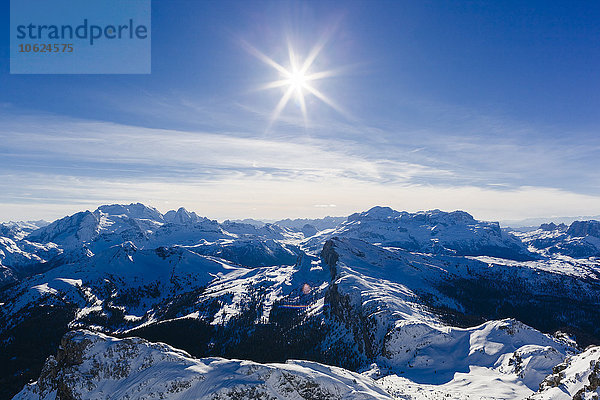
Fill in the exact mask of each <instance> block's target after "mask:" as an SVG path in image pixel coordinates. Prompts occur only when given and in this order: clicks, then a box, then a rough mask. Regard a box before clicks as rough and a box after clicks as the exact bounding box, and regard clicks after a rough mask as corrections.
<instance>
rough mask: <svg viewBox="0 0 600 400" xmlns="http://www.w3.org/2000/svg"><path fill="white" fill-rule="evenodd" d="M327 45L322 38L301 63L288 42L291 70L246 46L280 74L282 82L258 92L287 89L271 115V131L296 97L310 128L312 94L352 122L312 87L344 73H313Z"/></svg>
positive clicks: (276, 82) (336, 106) (305, 122)
mask: <svg viewBox="0 0 600 400" xmlns="http://www.w3.org/2000/svg"><path fill="white" fill-rule="evenodd" d="M326 42H327V40H325V39H324V38H321V40H319V41H318V42H317V44H316V45H315V46H313V47H312V49H311V50H310V51H309V53H308V56H307V57H306V58H305V59H304V60H301V59H299V57H298V53H297V52H296V51H295V50H294V47H293V46H292V44H291V42H290V41H289V40H288V42H287V50H288V57H289V67H287V68H286V67H284V66H283V65H282V64H279V63H278V62H276V61H275V60H273V59H272V58H270V57H269V56H267V55H265V54H264V53H262V52H261V51H259V50H258V49H256V48H255V47H253V46H252V45H250V44H248V43H245V42H244V46H245V47H246V49H247V50H248V52H249V53H250V54H252V55H254V56H255V57H256V58H258V59H259V60H261V61H262V62H264V63H265V64H267V65H269V66H270V67H272V68H273V69H275V70H276V71H277V72H279V79H277V80H275V81H272V82H268V83H265V84H264V85H262V86H260V87H259V88H258V90H269V89H277V88H283V94H282V96H281V98H280V99H279V102H278V103H277V105H276V106H275V109H274V110H273V112H272V114H271V118H270V121H269V127H268V129H270V127H271V126H272V125H273V124H274V123H275V122H276V121H277V119H278V118H279V116H280V115H281V113H282V112H283V110H284V109H285V108H286V106H287V105H288V103H289V102H290V99H292V97H294V98H295V100H296V104H297V106H298V107H299V108H300V112H301V114H302V118H303V121H304V126H305V128H306V127H308V110H307V108H308V107H307V102H306V96H307V95H308V94H311V95H313V96H315V97H316V98H317V99H319V100H320V101H322V102H323V103H325V104H326V105H328V106H329V107H331V108H333V109H334V110H335V111H337V112H339V113H340V114H342V115H343V116H345V117H347V118H350V117H349V115H348V113H347V112H346V111H344V110H343V109H342V107H340V106H339V105H337V104H336V103H335V102H334V101H333V100H332V99H330V98H329V97H328V96H326V95H325V94H323V93H322V92H321V91H320V90H318V89H317V88H315V87H314V85H313V84H312V82H314V81H317V80H322V79H325V78H331V77H334V76H336V75H339V74H340V71H341V69H330V70H325V71H317V72H310V71H309V70H310V69H311V67H312V66H313V64H314V63H315V61H316V60H317V57H318V56H319V54H320V53H321V51H322V50H323V48H324V47H325V44H326ZM268 129H267V130H268Z"/></svg>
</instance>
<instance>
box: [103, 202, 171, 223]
mask: <svg viewBox="0 0 600 400" xmlns="http://www.w3.org/2000/svg"><path fill="white" fill-rule="evenodd" d="M96 211H100V212H102V213H104V214H108V215H112V216H119V215H125V216H127V217H129V218H139V219H151V220H154V221H158V222H162V221H163V220H164V219H163V215H162V214H161V213H160V211H158V210H157V209H156V208H154V207H149V206H146V205H144V204H142V203H131V204H127V205H125V204H110V205H103V206H100V207H98V209H97V210H96Z"/></svg>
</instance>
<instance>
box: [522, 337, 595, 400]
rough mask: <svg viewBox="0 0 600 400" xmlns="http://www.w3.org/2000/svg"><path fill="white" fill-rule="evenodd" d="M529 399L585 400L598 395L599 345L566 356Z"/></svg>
mask: <svg viewBox="0 0 600 400" xmlns="http://www.w3.org/2000/svg"><path fill="white" fill-rule="evenodd" d="M552 372H553V373H552V374H551V375H548V376H547V377H546V378H545V379H544V380H543V381H542V383H540V389H539V391H538V392H537V393H535V394H534V395H532V396H530V397H529V399H530V400H570V399H573V400H585V399H598V398H599V397H600V347H598V346H592V347H589V348H588V349H586V350H585V351H584V352H583V353H581V354H578V355H575V356H572V357H568V358H567V359H566V360H565V361H564V362H563V363H561V364H558V365H557V366H556V367H554V369H553V371H552Z"/></svg>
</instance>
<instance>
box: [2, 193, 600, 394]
mask: <svg viewBox="0 0 600 400" xmlns="http://www.w3.org/2000/svg"><path fill="white" fill-rule="evenodd" d="M305 225H306V224H305ZM313 228H314V230H313V231H312V232H308V231H307V232H306V233H303V232H298V231H296V230H291V229H288V228H287V227H282V226H279V225H275V224H265V225H252V224H245V223H239V222H232V221H226V222H224V223H218V222H217V221H214V220H210V219H208V218H204V217H200V216H198V215H197V214H196V213H193V212H189V211H187V210H185V209H183V208H181V209H179V210H177V211H170V212H168V213H166V214H164V215H163V214H161V213H160V212H158V211H157V210H155V209H153V208H150V207H146V206H144V205H141V204H131V205H123V206H122V205H111V206H102V207H99V208H98V209H97V210H95V211H93V212H90V211H84V212H81V213H77V214H74V215H72V216H69V217H65V218H63V219H61V220H58V221H55V222H53V223H52V224H50V225H48V226H46V227H42V228H39V229H36V230H34V231H32V232H31V233H26V234H25V235H24V236H23V237H22V238H20V239H19V238H18V237H15V238H14V239H10V240H12V242H8V241H6V243H7V245H6V246H7V247H8V246H10V248H11V249H13V250H14V248H16V249H18V250H19V251H25V250H24V249H25V248H27V249H29V251H30V254H33V255H35V256H37V257H39V260H37V261H36V262H37V263H33V264H31V265H30V266H29V267H28V268H29V269H21V270H20V271H21V272H20V273H18V274H17V273H15V271H17V270H18V269H15V268H16V267H14V266H11V265H6V266H5V267H4V269H0V279H4V282H5V286H4V288H0V398H10V397H11V396H12V395H14V394H15V393H16V392H17V391H18V390H20V389H21V388H22V386H23V384H24V383H25V382H27V381H28V380H30V379H36V378H37V377H38V376H39V374H40V371H41V369H42V366H43V365H44V360H45V359H46V358H47V357H48V356H49V355H50V354H54V353H56V349H57V348H58V346H59V343H60V341H61V337H63V335H64V334H66V333H67V332H69V331H70V330H73V329H88V330H92V331H93V332H95V333H91V332H79V333H76V334H73V335H74V336H69V335H71V334H68V335H67V336H66V338H67V339H65V340H67V342H69V343H70V342H71V341H72V340H71V339H72V338H73V337H75V338H83V339H81V340H82V341H84V342H86V341H87V340H88V339H89V341H91V342H93V343H97V344H98V346H100V347H98V351H97V352H96V350H94V349H96V347H95V345H94V346H93V348H89V349H88V348H86V349H83V350H82V354H88V355H89V356H90V357H91V358H89V359H90V360H92V359H97V362H98V363H100V364H101V365H107V367H106V368H109V367H108V366H109V365H117V364H118V365H123V366H124V367H125V364H127V365H129V367H128V368H133V369H131V371H133V372H131V373H130V374H129V375H130V377H131V379H129V378H127V379H125V380H122V379H121V378H118V379H117V378H116V377H114V376H94V377H93V378H90V377H89V369H86V368H88V367H87V366H86V365H87V364H86V363H83V364H81V365H82V367H81V368H83V369H80V367H77V366H72V365H71V366H69V365H61V364H60V362H59V363H58V364H56V362H57V361H56V360H57V359H58V358H60V357H61V356H60V355H59V356H58V358H55V359H54V361H52V360H53V359H48V360H47V361H46V364H45V365H46V366H45V367H44V368H45V369H44V371H53V372H42V375H41V377H40V378H39V380H38V383H37V384H35V385H33V386H30V387H28V388H26V389H25V390H24V391H23V392H22V393H21V395H22V396H28V397H22V398H38V397H35V396H36V395H38V394H40V393H42V392H43V393H45V394H44V396H48V395H50V396H51V395H52V393H53V390H55V389H56V390H59V389H58V388H59V387H64V384H65V383H66V382H67V381H68V379H69V378H67V377H70V376H72V377H76V379H75V378H74V379H75V380H74V381H73V382H75V383H74V385H75V386H69V388H70V389H69V390H74V391H75V392H76V393H80V394H81V396H82V397H83V398H88V397H87V396H88V395H89V396H96V397H97V398H101V397H102V396H103V395H102V393H101V392H99V391H98V390H97V388H101V389H99V390H103V391H104V390H108V388H110V390H111V391H112V390H113V389H114V390H118V388H117V387H121V386H122V388H123V390H124V392H123V393H125V391H128V390H134V389H133V388H134V387H135V388H140V390H141V392H140V393H146V392H144V391H145V390H149V389H148V388H149V387H150V386H152V385H151V384H150V383H149V382H151V381H148V382H146V381H145V379H147V378H145V377H147V376H148V375H147V374H148V373H149V372H148V371H155V370H154V369H150V370H148V371H146V370H145V369H144V370H140V369H139V365H138V364H136V362H134V360H129V359H127V360H123V358H122V357H121V356H119V355H118V354H117V353H118V352H116V350H110V351H109V350H108V348H114V349H116V348H119V345H118V343H125V342H126V343H134V342H135V346H133V345H132V346H133V347H135V348H138V347H139V346H141V347H139V351H140V353H139V354H142V353H144V354H146V353H147V352H148V351H150V350H147V349H148V348H152V349H154V350H151V351H150V353H152V354H154V355H153V356H152V357H158V358H161V357H163V356H164V354H163V353H165V354H167V356H165V357H167V358H168V357H169V354H172V353H173V352H177V351H175V350H172V349H171V350H169V349H167V348H165V347H160V346H159V347H160V348H157V347H152V346H155V345H151V344H148V343H147V342H144V341H142V340H139V339H135V340H134V339H127V340H133V342H127V340H125V341H119V340H118V339H116V338H110V337H108V336H103V335H110V336H113V337H119V338H123V339H124V338H127V337H130V336H140V337H143V338H145V339H147V340H151V341H160V342H165V343H168V344H169V345H172V346H175V347H177V348H180V349H183V350H185V351H187V352H189V353H190V354H191V355H193V356H194V357H200V358H206V357H224V358H227V359H245V360H252V361H253V362H249V361H244V362H240V361H223V362H224V363H227V362H229V363H231V364H227V365H230V366H231V368H229V367H228V369H227V368H226V369H223V370H219V368H220V367H218V365H220V364H218V363H217V364H211V363H213V361H205V360H191V359H190V356H189V355H184V356H183V357H184V358H186V359H187V360H188V361H189V363H191V364H185V363H187V362H188V361H185V362H184V361H181V360H179V361H177V362H175V364H177V365H175V364H173V365H172V366H169V367H168V368H166V371H180V370H181V369H182V368H181V364H179V362H180V361H181V362H182V363H183V364H185V365H188V366H189V365H192V364H193V365H199V364H194V363H203V365H207V366H208V367H206V368H208V369H202V368H201V371H199V373H197V374H192V372H194V371H191V370H190V374H191V375H189V377H190V379H197V380H201V381H203V380H205V379H213V378H211V376H213V375H211V374H212V372H206V373H204V372H202V371H205V370H206V371H213V372H214V374H215V376H216V375H218V374H231V376H232V377H234V376H237V375H236V374H238V372H236V371H238V368H242V367H243V366H245V365H253V367H252V368H251V370H252V371H255V372H256V371H258V372H257V375H252V374H253V373H254V372H252V373H250V375H251V376H252V379H251V381H252V382H254V385H255V386H256V387H257V388H259V387H263V386H261V385H263V384H265V385H267V386H265V387H268V388H269V390H274V391H273V392H268V393H270V394H271V395H272V396H279V398H288V397H285V395H284V394H282V393H283V392H281V390H285V389H282V388H280V387H279V386H277V385H275V383H273V382H274V380H273V379H275V380H277V379H279V377H280V376H287V375H286V374H288V372H289V371H288V370H286V368H287V367H284V366H283V365H298V366H299V365H301V366H302V368H307V369H306V370H302V371H304V372H302V373H300V376H302V377H306V376H311V377H313V378H315V379H316V380H313V381H310V382H308V381H302V382H304V383H303V385H304V384H306V385H308V386H310V387H314V388H315V390H317V388H321V385H325V386H323V387H322V388H321V389H322V390H330V389H331V388H332V387H331V386H329V383H327V384H324V383H323V382H325V381H327V379H330V380H329V381H327V382H331V381H335V382H338V381H339V380H340V379H341V378H340V377H339V374H350V375H348V376H358V377H360V379H364V381H361V380H359V379H358V378H352V379H356V380H357V382H363V383H364V385H366V386H368V387H369V388H370V389H369V390H374V391H375V392H373V393H379V394H378V396H379V395H381V396H384V397H382V398H386V397H385V396H390V397H392V398H411V399H413V398H414V399H425V398H440V397H444V396H445V397H450V398H464V399H470V398H473V399H474V398H481V397H486V398H504V399H508V398H525V397H527V396H530V395H533V394H534V393H535V392H536V391H537V390H538V385H539V384H540V383H541V382H542V381H543V380H544V379H545V377H546V376H547V375H549V374H552V373H553V367H555V366H556V365H558V364H560V363H562V362H564V360H565V358H566V357H573V356H575V355H576V354H577V353H578V350H577V346H576V345H575V343H574V342H572V341H571V340H570V339H569V338H568V335H567V334H569V335H571V336H573V337H574V338H575V339H577V341H578V343H579V345H584V346H586V345H588V344H598V343H599V342H600V314H599V313H598V312H597V310H598V306H599V305H600V260H598V259H595V258H589V257H585V258H578V257H576V256H569V255H564V254H561V253H560V251H561V249H562V248H561V247H557V249H558V250H557V251H556V252H554V253H550V252H548V251H540V250H539V249H537V248H535V247H533V246H532V244H531V241H529V242H527V240H529V239H528V238H529V237H528V236H525V234H518V235H519V236H516V235H512V234H508V233H506V232H503V231H502V230H500V228H499V226H498V224H497V223H491V222H483V221H476V220H475V219H473V218H472V217H471V216H470V215H469V214H467V213H464V212H458V211H457V212H452V213H445V212H442V211H438V210H434V211H427V212H419V213H412V214H411V213H406V212H398V211H394V210H391V209H389V208H384V207H375V208H373V209H371V210H369V211H366V212H363V213H358V214H353V215H351V216H350V217H348V218H347V220H346V221H345V222H342V224H341V225H339V226H337V227H335V228H327V229H324V230H317V228H315V227H313ZM544 229H545V230H544ZM544 229H542V230H541V231H543V232H546V234H550V233H551V232H554V231H557V232H558V231H560V232H562V233H561V235H562V234H564V235H567V236H565V237H562V239H561V238H554V239H552V240H558V242H560V243H563V242H564V243H567V242H568V240H570V238H572V237H575V236H573V235H575V234H582V233H584V234H585V235H586V236H583V237H592V234H595V232H596V231H595V230H594V229H595V225H594V224H588V225H586V226H575V227H574V228H573V229H571V228H569V229H565V228H564V227H561V226H550V225H548V226H545V227H544ZM314 231H316V234H315V232H314ZM569 231H571V233H570V234H569V233H568V232H569ZM310 233H312V234H313V235H312V236H311V234H310ZM540 235H541V233H540ZM557 235H558V234H557ZM576 237H580V236H576ZM521 238H523V239H524V240H523V241H522V240H521ZM565 238H567V239H566V240H565ZM561 240H562V242H561ZM27 246H33V247H27ZM35 246H37V250H36V247H35ZM554 246H556V244H554ZM49 249H53V250H52V251H54V253H51V252H50V250H49ZM15 251H16V250H15ZM11 254H12V253H11ZM5 258H6V257H5ZM13 258H14V257H13ZM6 259H8V258H6ZM0 268H2V267H0ZM1 277H4V278H1ZM0 285H1V284H0ZM557 331H562V332H566V333H567V334H565V333H560V332H559V333H556V332H557ZM77 340H79V339H77ZM86 343H87V342H86ZM138 345H139V346H138ZM115 346H116V347H115ZM128 346H129V345H128ZM144 346H145V347H144ZM156 346H158V345H156ZM63 347H64V345H63ZM142 348H143V349H145V350H143V349H142ZM155 350H156V351H155ZM136 351H138V350H136ZM159 353H160V354H159ZM180 353H181V352H180ZM92 354H93V355H92ZM136 354H137V353H136ZM178 354H179V353H178ZM181 354H183V353H181ZM85 357H87V355H86V356H85ZM95 357H100V358H95ZM132 357H133V356H132ZM136 357H137V356H136ZM144 357H145V356H144ZM148 357H150V356H148ZM134 358H135V357H134ZM289 359H303V360H310V361H311V362H308V361H306V362H304V361H303V362H294V363H291V364H281V363H283V362H285V361H286V360H289ZM190 360H191V361H190ZM256 362H261V363H269V364H268V365H265V364H256ZM53 363H54V364H53ZM119 363H120V364H119ZM207 363H208V364H207ZM236 363H237V364H236ZM272 363H279V364H272ZM315 363H320V364H323V365H327V366H326V367H325V366H323V365H320V364H315ZM330 366H332V367H330ZM71 367H73V368H72V369H69V368H71ZM171 367H172V368H171ZM335 367H338V368H343V369H344V370H341V369H335ZM186 368H187V367H186ZM203 368H204V367H203ZM213 368H214V369H213ZM294 368H296V367H294ZM298 368H300V367H298ZM183 369H184V370H185V368H183ZM192 369H193V368H192ZM144 371H146V372H144ZM260 371H262V372H260ZM282 371H284V372H282ZM285 371H288V372H285ZM298 371H299V370H298ZM350 371H353V372H350ZM152 373H154V372H152ZM289 373H292V372H289ZM156 374H157V375H156V376H160V374H159V373H158V372H156ZM165 374H166V375H164V376H163V377H162V378H160V379H159V378H156V379H159V380H161V381H164V382H171V381H173V380H176V379H175V378H173V379H171V378H170V376H171V375H169V374H170V372H169V373H168V372H165ZM173 374H175V375H177V373H175V372H173ZM320 374H324V375H327V376H329V378H327V379H326V378H325V377H321V375H320ZM357 374H360V375H357ZM153 376H154V375H153ZM177 376H179V377H181V379H182V381H181V382H184V381H185V379H184V377H185V376H188V375H186V374H185V373H184V372H181V374H179V375H177ZM344 376H345V375H344ZM57 377H58V378H57ZM86 377H87V378H86ZM272 377H276V378H272ZM88 378H89V379H88ZM317 378H318V379H317ZM321 378H323V379H325V381H324V380H323V379H321ZM86 379H88V380H86ZM90 379H91V380H90ZM153 379H154V378H153ZM232 379H233V378H232ZM235 379H237V378H235ZM249 379H250V378H249ZM294 379H295V378H294ZM298 379H300V378H298ZM301 379H304V378H301ZM69 382H70V381H69ZM73 382H71V383H73ZM82 382H85V384H84V383H82ZM140 382H146V383H143V384H141V386H140ZM186 382H187V381H186ZM261 382H262V383H261ZM365 382H367V383H365ZM489 382H493V384H492V386H490V383H489ZM71 383H69V385H70V384H71ZM363 383H361V385H363ZM213 384H214V385H215V386H214V388H213V389H214V393H217V392H218V393H228V394H227V396H234V394H235V393H237V394H238V395H239V396H241V398H247V397H244V396H245V395H244V393H252V392H245V390H250V389H248V387H247V386H244V385H245V384H242V383H240V385H241V386H239V387H238V386H235V387H238V388H239V390H238V389H236V391H233V392H227V390H229V389H227V388H230V386H227V383H226V380H218V379H217V380H215V381H214V382H213ZM271 384H273V385H275V386H269V385H271ZM53 385H54V386H53ZM57 385H58V386H57ZM61 385H62V386H61ZM82 385H83V386H82ZM148 385H150V386H148ZM198 385H200V384H198ZM344 385H345V384H344ZM344 385H342V386H340V387H339V388H337V387H336V389H331V390H335V393H337V395H341V394H342V393H346V392H344V390H348V392H347V393H353V392H352V390H357V389H356V386H355V385H354V382H352V384H349V386H344ZM84 386H85V388H84ZM184 386H186V389H185V390H182V391H180V392H178V391H176V392H171V393H168V392H166V391H165V392H163V393H164V396H165V398H173V399H176V398H187V397H186V396H187V395H186V394H185V393H188V394H190V395H191V393H196V392H194V391H190V392H188V391H187V390H188V389H189V390H191V389H190V388H188V387H187V384H185V385H184ZM92 387H93V388H92ZM152 387H154V386H152ZM159 387H160V390H158V391H163V389H164V390H167V389H165V388H167V386H160V385H159ZM190 387H196V384H192V386H190ZM198 387H202V385H200V386H198ZM343 387H346V389H343ZM361 387H363V386H361ZM44 388H46V389H44ZM52 388H54V389H52ZM86 388H87V389H86ZM90 388H92V389H90ZM490 388H491V389H490ZM213 389H211V390H213ZM321 389H318V390H321ZM61 390H62V389H61ZM81 390H84V391H83V392H82V391H81ZM85 390H90V392H85ZM136 390H137V389H136ZM194 390H196V389H194ZM198 390H200V389H198ZM202 390H204V389H202ZM219 390H224V392H219ZM252 390H255V389H252ZM256 390H258V389H256ZM261 390H262V389H261ZM295 390H296V389H295ZM240 391H241V392H240ZM238 392H239V393H238ZM84 393H86V394H84ZM103 393H105V392H103ZM127 393H129V392H127ZM207 393H209V392H207ZM210 393H213V392H210ZM240 393H242V394H240ZM257 393H261V395H262V393H263V392H257ZM290 393H292V394H290V396H292V397H289V398H298V397H293V396H302V394H301V392H298V393H300V394H298V393H296V392H293V391H292V392H290ZM294 393H295V394H294ZM310 393H313V392H310ZM314 393H317V392H314ZM318 393H321V392H318ZM322 393H330V392H327V391H324V392H322ZM331 393H334V392H331ZM369 393H370V394H369V395H365V397H364V398H373V397H369V396H375V395H374V394H372V393H371V392H369ZM31 396H34V397H31ZM323 396H325V398H329V397H327V396H329V394H327V395H325V394H324V395H323ZM348 396H349V395H348ZM348 396H346V395H344V397H348ZM94 398H95V397H94ZM133 398H142V397H135V396H134V397H133ZM217 398H218V397H217ZM223 398H229V397H223ZM233 398H235V397H233ZM300 398H301V397H300ZM308 398H310V397H308ZM315 398H319V397H318V396H317V397H315ZM334 398H335V397H334ZM357 398H360V397H357ZM375 398H377V397H375Z"/></svg>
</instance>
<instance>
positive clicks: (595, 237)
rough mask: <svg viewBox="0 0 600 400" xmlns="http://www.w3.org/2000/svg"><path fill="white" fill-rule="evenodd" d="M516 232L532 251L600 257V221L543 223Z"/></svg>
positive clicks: (546, 253)
mask: <svg viewBox="0 0 600 400" xmlns="http://www.w3.org/2000/svg"><path fill="white" fill-rule="evenodd" d="M515 234H516V235H518V236H519V237H520V238H521V240H522V241H523V243H525V244H527V245H528V246H529V248H530V249H531V250H532V251H535V252H538V253H540V254H543V255H547V256H552V255H554V254H556V255H562V256H570V257H575V258H584V257H585V258H587V257H600V221H595V220H590V221H574V222H573V223H571V225H569V227H567V226H566V225H564V224H560V225H556V224H553V223H550V224H543V225H541V226H540V227H539V228H538V229H536V230H533V231H529V232H524V233H519V232H515Z"/></svg>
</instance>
